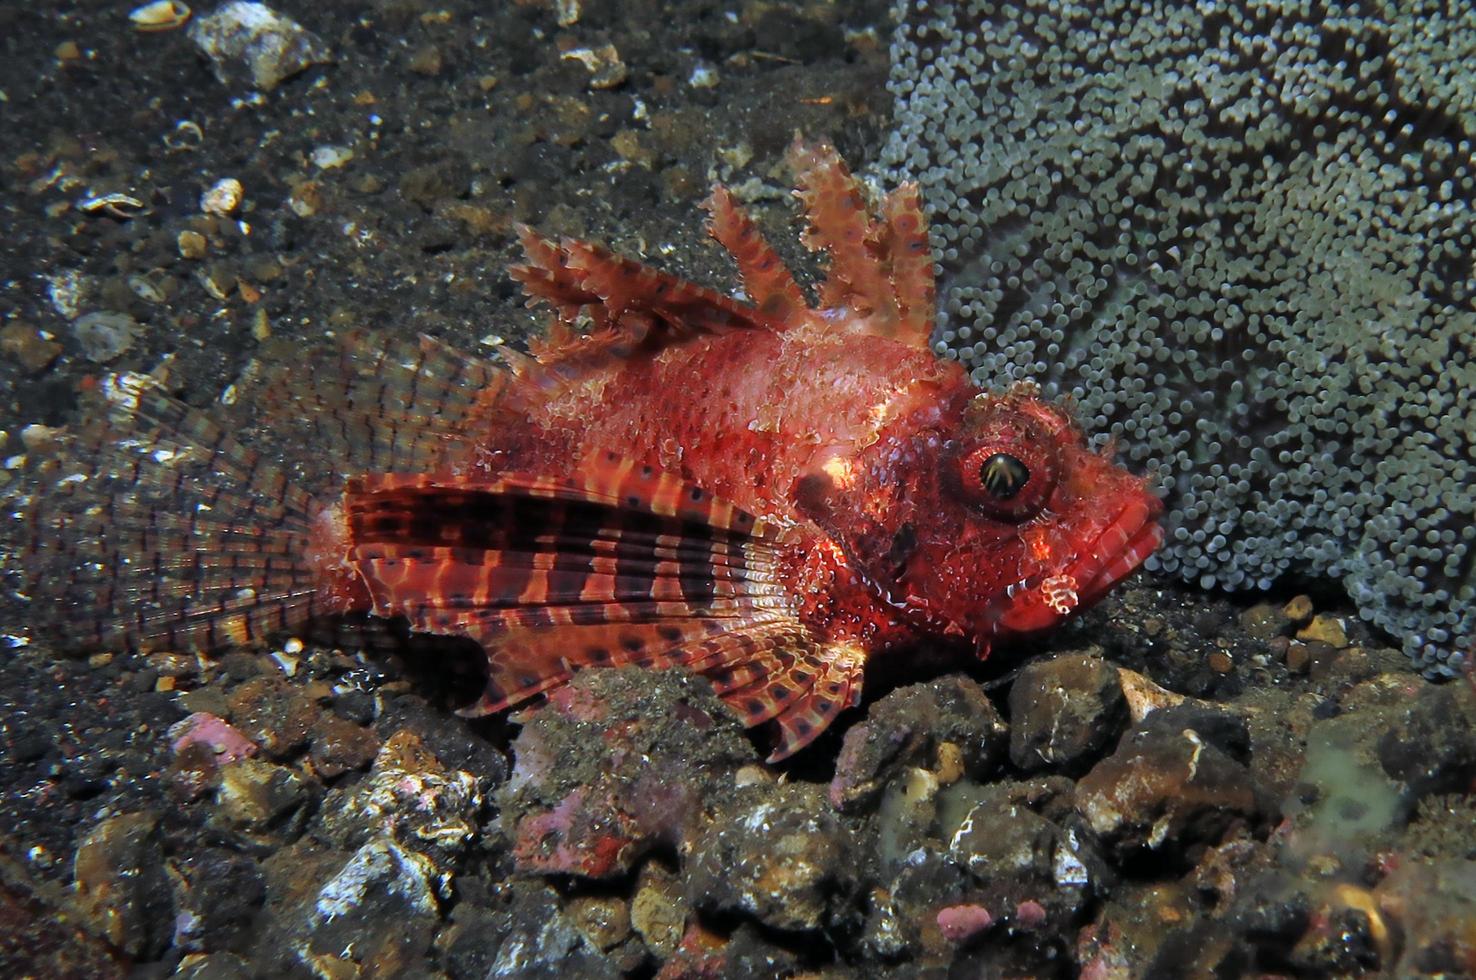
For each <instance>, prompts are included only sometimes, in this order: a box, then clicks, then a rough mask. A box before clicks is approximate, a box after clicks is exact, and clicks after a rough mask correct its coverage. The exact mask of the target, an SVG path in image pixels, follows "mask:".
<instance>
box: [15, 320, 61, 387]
mask: <svg viewBox="0 0 1476 980" xmlns="http://www.w3.org/2000/svg"><path fill="white" fill-rule="evenodd" d="M61 352H62V345H61V344H59V343H57V342H56V341H55V340H53V339H51V338H49V337H44V336H42V334H41V331H39V330H37V329H36V328H35V327H33V326H32V325H31V324H29V323H26V322H25V321H23V320H12V321H10V322H9V323H7V324H6V325H5V326H4V327H3V328H0V353H3V354H4V355H5V356H6V357H9V358H11V359H13V360H14V361H15V362H16V363H18V364H19V365H20V366H21V367H22V368H24V369H25V370H26V371H28V372H29V373H31V374H39V373H41V372H42V371H44V370H46V369H47V368H49V367H50V366H51V364H52V362H53V361H55V360H56V359H57V358H58V357H59V356H61Z"/></svg>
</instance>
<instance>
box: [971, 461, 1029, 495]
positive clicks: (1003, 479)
mask: <svg viewBox="0 0 1476 980" xmlns="http://www.w3.org/2000/svg"><path fill="white" fill-rule="evenodd" d="M1029 479H1030V470H1029V469H1028V468H1026V466H1025V464H1024V463H1022V462H1020V461H1019V460H1018V459H1016V458H1015V457H1014V456H1011V455H1010V454H1009V453H995V454H994V455H992V456H990V457H989V458H988V459H986V460H985V461H984V464H983V465H982V466H980V467H979V482H980V483H981V484H982V485H983V487H984V489H985V490H988V491H989V492H990V494H992V495H993V496H995V497H997V498H998V499H1000V500H1009V499H1010V498H1012V497H1014V496H1015V494H1017V493H1019V492H1020V490H1021V489H1022V488H1024V486H1025V484H1026V482H1027V481H1028V480H1029Z"/></svg>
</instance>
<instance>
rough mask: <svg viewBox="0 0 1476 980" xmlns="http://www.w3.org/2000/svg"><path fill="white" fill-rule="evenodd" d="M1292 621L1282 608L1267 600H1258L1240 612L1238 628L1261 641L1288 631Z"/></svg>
mask: <svg viewBox="0 0 1476 980" xmlns="http://www.w3.org/2000/svg"><path fill="white" fill-rule="evenodd" d="M1288 605H1289V604H1288ZM1292 623H1293V620H1292V619H1291V617H1289V616H1288V615H1287V614H1286V611H1285V609H1284V608H1278V607H1277V606H1275V605H1274V604H1272V603H1269V602H1258V603H1256V604H1255V605H1254V606H1251V607H1250V608H1249V609H1247V610H1245V611H1244V612H1242V613H1241V614H1240V628H1241V629H1243V630H1245V632H1246V633H1247V634H1249V635H1250V637H1251V638H1252V639H1256V640H1261V641H1266V640H1270V639H1271V638H1272V637H1276V636H1281V635H1283V634H1284V633H1287V632H1290V630H1291V628H1292Z"/></svg>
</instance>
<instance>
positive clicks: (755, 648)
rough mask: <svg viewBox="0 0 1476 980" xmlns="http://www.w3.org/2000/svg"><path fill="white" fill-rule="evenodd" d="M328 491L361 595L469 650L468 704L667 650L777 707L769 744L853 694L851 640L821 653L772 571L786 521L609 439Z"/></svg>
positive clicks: (779, 751) (485, 708)
mask: <svg viewBox="0 0 1476 980" xmlns="http://www.w3.org/2000/svg"><path fill="white" fill-rule="evenodd" d="M344 500H345V504H344V508H345V509H344V513H345V520H346V522H347V527H348V534H349V539H350V541H351V542H352V552H351V558H350V560H351V562H352V564H353V565H354V567H355V568H357V569H358V571H359V572H360V574H361V575H362V577H363V579H364V581H365V582H366V583H368V588H369V592H370V595H371V597H372V599H373V603H374V611H375V612H376V613H377V614H378V615H381V616H405V617H406V618H407V619H408V620H409V621H410V624H411V628H412V629H416V630H421V631H425V632H432V633H442V634H453V635H459V636H465V637H468V638H470V639H473V640H476V641H477V642H479V643H481V644H482V646H483V648H484V649H485V650H486V652H487V660H488V677H487V687H486V690H485V692H484V693H483V695H482V697H481V699H480V700H479V701H478V702H477V703H476V704H475V705H474V706H472V707H471V708H469V709H467V711H466V713H468V714H473V715H480V714H486V713H490V712H494V711H499V710H502V709H504V708H507V707H510V706H512V705H516V704H519V703H521V702H523V701H526V700H528V699H530V698H533V697H534V696H536V695H538V694H541V693H543V692H545V691H547V690H549V689H550V688H553V687H557V686H558V685H560V684H563V683H565V682H566V681H568V680H569V678H570V677H572V676H573V674H574V673H575V672H576V671H578V670H580V669H583V668H586V667H608V666H624V665H635V666H641V667H648V668H661V667H670V666H683V667H686V668H688V669H690V670H693V671H696V672H698V673H702V674H704V675H706V676H708V677H710V678H712V679H713V681H714V683H715V685H716V687H717V690H718V692H719V694H721V695H722V696H723V697H724V699H725V700H727V702H728V703H729V704H730V705H732V706H733V707H734V708H735V710H737V711H738V713H739V714H740V715H741V716H742V717H743V718H744V720H745V721H746V722H747V723H748V724H750V725H755V724H759V723H761V722H764V721H768V720H771V719H774V720H776V721H777V724H778V728H779V732H780V736H781V737H780V743H779V745H778V747H777V748H776V750H775V755H774V758H775V759H779V758H783V757H785V756H787V755H789V754H790V753H792V752H794V751H796V750H797V749H799V748H800V747H802V746H803V745H805V744H807V743H808V742H809V741H810V740H811V739H812V738H814V737H815V735H818V734H819V732H820V731H821V730H823V729H824V727H825V725H826V724H828V722H829V720H830V719H831V718H833V717H834V715H835V714H836V713H838V712H839V711H840V710H841V709H842V708H844V707H845V706H847V705H849V704H851V703H854V700H855V699H856V697H857V696H859V676H860V661H861V658H859V657H855V656H848V657H840V658H834V657H830V656H829V655H828V651H827V650H826V649H825V648H824V647H823V646H822V645H821V644H819V643H818V642H817V641H816V640H815V639H814V638H813V637H811V636H810V634H809V631H808V629H807V628H806V627H805V626H804V625H803V624H802V623H801V622H800V621H799V619H798V618H797V616H796V614H795V611H794V610H795V601H794V597H793V596H791V595H790V594H789V593H788V590H787V589H786V587H785V586H784V585H783V583H782V582H781V580H780V566H781V563H782V562H783V561H784V559H785V553H786V550H787V549H790V548H792V544H791V543H790V534H789V532H788V531H787V529H786V528H785V527H783V526H780V525H777V524H774V523H772V522H770V521H767V520H765V519H764V518H762V517H756V516H754V515H752V514H749V513H747V512H745V511H743V510H741V509H739V508H737V507H735V506H733V505H732V504H730V503H727V502H725V501H723V500H721V499H719V498H716V497H713V496H712V495H710V494H708V493H707V492H705V491H704V490H702V489H701V488H699V487H696V486H693V485H692V484H690V483H686V482H684V481H682V480H681V479H679V478H678V477H676V476H673V475H671V474H668V473H664V472H661V471H659V470H656V469H654V468H652V467H646V466H641V465H639V464H637V463H635V462H633V461H631V460H629V459H625V458H623V457H620V456H619V455H617V454H613V453H608V454H602V455H601V456H600V457H598V458H596V459H594V460H591V461H588V462H587V463H586V465H584V466H583V467H581V468H580V470H579V471H578V472H576V474H575V475H573V476H572V477H570V478H564V479H554V478H550V477H545V476H539V475H533V474H522V473H509V474H502V475H500V476H497V477H495V478H490V479H475V478H468V477H464V476H459V475H455V474H429V475H413V476H412V475H377V476H369V477H363V478H360V479H356V480H353V481H351V482H350V484H349V487H348V490H347V493H346V495H345V498H344Z"/></svg>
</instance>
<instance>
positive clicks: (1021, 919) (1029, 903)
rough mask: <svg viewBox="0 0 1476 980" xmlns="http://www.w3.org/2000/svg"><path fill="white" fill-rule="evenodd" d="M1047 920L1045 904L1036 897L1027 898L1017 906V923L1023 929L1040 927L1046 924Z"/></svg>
mask: <svg viewBox="0 0 1476 980" xmlns="http://www.w3.org/2000/svg"><path fill="white" fill-rule="evenodd" d="M1045 920H1046V910H1045V906H1044V905H1042V904H1040V903H1039V902H1037V901H1035V900H1034V899H1027V900H1025V901H1023V902H1021V903H1020V904H1019V905H1017V906H1015V925H1017V926H1019V927H1020V928H1021V929H1039V928H1040V927H1041V926H1043V925H1045Z"/></svg>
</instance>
